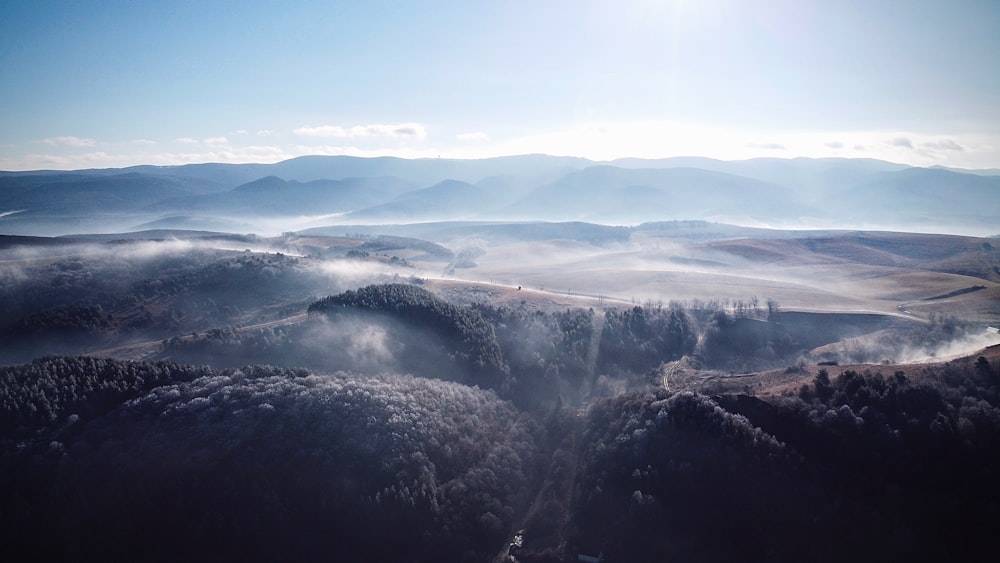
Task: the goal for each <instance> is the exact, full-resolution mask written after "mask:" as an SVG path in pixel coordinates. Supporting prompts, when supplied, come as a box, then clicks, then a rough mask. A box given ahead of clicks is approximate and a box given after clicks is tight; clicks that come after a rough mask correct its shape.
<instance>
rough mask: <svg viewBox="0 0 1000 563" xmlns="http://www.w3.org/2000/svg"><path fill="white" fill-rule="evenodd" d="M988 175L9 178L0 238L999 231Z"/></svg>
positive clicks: (419, 164) (600, 170) (709, 168)
mask: <svg viewBox="0 0 1000 563" xmlns="http://www.w3.org/2000/svg"><path fill="white" fill-rule="evenodd" d="M989 172H990V171H988V170H987V171H963V170H949V169H945V168H940V167H938V168H914V167H909V166H906V165H901V164H894V163H890V162H884V161H879V160H872V159H843V158H825V159H808V158H795V159H779V158H759V159H751V160H743V161H721V160H715V159H710V158H702V157H677V158H669V159H658V160H644V159H620V160H616V161H613V162H611V163H595V162H593V161H589V160H586V159H581V158H572V157H552V156H544V155H524V156H512V157H502V158H489V159H479V160H457V159H413V160H408V159H401V158H394V157H379V158H358V157H349V156H307V157H299V158H295V159H291V160H287V161H284V162H279V163H275V164H196V165H184V166H135V167H130V168H124V169H104V170H79V171H73V172H52V171H31V172H3V173H0V232H3V233H8V234H69V233H74V232H98V231H99V230H100V231H103V232H108V231H109V230H112V229H119V230H122V229H129V228H134V227H136V226H137V225H138V226H142V227H143V228H195V229H207V230H224V229H229V228H235V227H241V228H240V231H241V232H251V231H254V230H257V229H259V228H261V227H259V225H260V223H257V222H255V218H260V219H268V221H271V220H272V219H276V218H281V217H298V218H300V219H301V218H308V217H319V216H323V215H335V214H342V215H343V217H339V218H338V217H331V218H330V219H328V220H326V219H324V221H328V223H325V224H337V223H338V222H345V223H346V222H349V223H359V222H393V223H406V222H414V221H428V220H438V221H440V220H451V219H463V220H470V219H474V220H480V221H483V220H486V221H576V220H585V221H592V222H604V223H615V224H637V223H641V222H646V221H661V220H674V219H712V220H722V221H728V222H744V223H746V222H750V223H766V224H776V225H780V224H794V225H799V226H819V225H812V224H811V222H812V221H813V220H817V221H819V222H820V224H821V225H822V226H823V227H832V228H838V227H839V228H848V227H857V226H861V225H863V226H865V227H866V228H878V227H879V226H882V227H883V228H894V229H900V228H902V229H905V228H907V225H912V226H913V227H914V228H918V229H920V230H933V229H935V228H938V227H940V228H944V229H946V230H947V229H948V228H951V230H955V229H956V228H957V229H959V230H963V229H964V230H965V231H968V230H969V229H970V228H971V229H976V230H978V231H979V232H990V229H992V228H993V227H992V225H995V224H996V222H997V221H996V220H997V217H998V216H1000V198H997V197H996V195H997V193H998V190H1000V176H997V175H990V174H989ZM113 219H114V220H113ZM119 219H120V221H119ZM310 221H311V220H310ZM269 224H270V225H271V228H273V226H274V225H275V223H274V222H273V221H271V222H270V223H269ZM299 224H300V226H299V227H298V228H304V226H319V225H322V224H323V223H318V224H317V223H315V222H307V223H305V224H304V226H302V222H301V221H299ZM936 226H937V227H936Z"/></svg>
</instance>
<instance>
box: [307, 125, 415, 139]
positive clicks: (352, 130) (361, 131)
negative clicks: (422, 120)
mask: <svg viewBox="0 0 1000 563" xmlns="http://www.w3.org/2000/svg"><path fill="white" fill-rule="evenodd" d="M293 133H295V134H296V135H301V136H303V137H333V138H339V139H364V138H388V139H426V138H427V130H426V129H425V128H424V126H423V125H420V124H419V123H397V124H392V125H387V124H372V125H355V126H353V127H342V126H340V125H319V126H316V127H308V126H303V127H299V128H297V129H295V130H294V131H293Z"/></svg>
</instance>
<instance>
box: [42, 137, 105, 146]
mask: <svg viewBox="0 0 1000 563" xmlns="http://www.w3.org/2000/svg"><path fill="white" fill-rule="evenodd" d="M39 142H40V143H44V144H46V145H50V146H53V147H56V146H61V147H92V146H94V145H96V144H97V141H95V140H94V139H85V138H82V137H73V136H71V135H64V136H59V137H49V138H47V139H42V140H41V141H39Z"/></svg>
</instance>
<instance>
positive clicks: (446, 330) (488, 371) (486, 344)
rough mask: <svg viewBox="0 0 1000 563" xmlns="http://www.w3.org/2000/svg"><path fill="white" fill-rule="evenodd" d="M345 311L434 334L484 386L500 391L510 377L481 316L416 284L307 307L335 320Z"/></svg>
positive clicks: (387, 287)
mask: <svg viewBox="0 0 1000 563" xmlns="http://www.w3.org/2000/svg"><path fill="white" fill-rule="evenodd" d="M345 311H369V312H374V313H382V314H387V315H391V316H392V318H394V319H396V320H400V321H402V322H404V323H407V324H410V325H411V326H413V327H417V328H420V329H423V330H428V331H431V332H434V333H436V334H437V335H438V336H439V337H441V338H442V339H444V340H445V341H447V342H448V343H450V350H452V354H454V355H455V356H457V357H458V358H459V359H460V360H462V361H463V362H464V363H465V364H467V366H468V367H470V368H472V369H474V370H476V371H477V372H478V375H479V377H482V378H484V381H483V383H484V384H486V386H488V387H491V388H501V387H502V386H503V384H502V383H501V381H502V379H499V380H498V379H497V378H503V377H504V376H506V375H508V374H509V373H510V368H509V367H508V366H507V362H506V361H505V360H504V358H503V354H502V353H501V351H500V346H499V344H498V343H497V338H496V334H495V332H494V331H493V327H492V326H490V325H489V324H488V323H487V322H486V321H485V320H484V319H483V317H482V316H481V315H480V314H479V313H477V312H476V311H474V310H472V309H469V308H462V307H458V306H456V305H452V304H451V303H448V302H447V301H445V300H443V299H441V298H439V297H437V296H436V295H434V294H433V293H431V292H429V291H427V290H425V289H422V288H420V287H417V286H415V285H410V284H381V285H369V286H366V287H362V288H360V289H358V290H356V291H355V290H348V291H346V292H344V293H341V294H338V295H331V296H329V297H326V298H324V299H321V300H319V301H317V302H315V303H313V304H311V305H310V306H309V313H322V314H326V315H336V314H337V313H343V312H345ZM491 380H492V381H491Z"/></svg>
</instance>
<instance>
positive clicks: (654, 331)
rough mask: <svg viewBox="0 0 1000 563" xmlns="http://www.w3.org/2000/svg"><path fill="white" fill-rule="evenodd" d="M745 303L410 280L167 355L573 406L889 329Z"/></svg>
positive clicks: (189, 342) (866, 320) (209, 335)
mask: <svg viewBox="0 0 1000 563" xmlns="http://www.w3.org/2000/svg"><path fill="white" fill-rule="evenodd" d="M746 303H747V304H743V302H741V301H738V302H736V304H737V305H738V306H739V308H738V309H736V310H733V311H730V310H727V309H726V308H725V307H726V304H725V303H723V302H718V301H709V302H703V301H697V302H694V303H693V304H691V305H687V304H684V303H680V302H670V303H669V304H667V305H663V304H660V303H652V302H650V303H646V304H645V305H643V306H634V307H630V308H610V309H608V310H606V311H604V312H603V313H601V314H599V313H595V312H594V311H593V310H584V309H567V310H565V311H555V312H544V311H531V310H528V309H527V308H525V307H516V306H492V305H489V304H483V303H474V304H471V305H467V306H459V305H455V304H452V303H449V302H446V301H444V300H443V299H441V298H439V297H437V296H436V295H434V294H433V293H431V292H429V291H427V290H425V289H423V288H422V287H419V286H418V285H416V284H400V283H392V284H381V285H370V286H366V287H362V288H360V289H358V290H349V291H346V292H343V293H340V294H336V295H331V296H329V297H326V298H323V299H321V300H319V301H316V302H314V303H313V304H312V305H310V306H309V308H308V310H309V312H310V313H311V315H310V320H309V321H308V322H306V323H302V324H299V325H295V326H288V327H276V328H266V329H261V330H256V331H245V332H241V331H237V330H234V329H232V328H226V329H212V330H210V331H204V332H201V333H196V334H195V335H193V336H192V337H190V338H188V337H175V338H172V339H170V340H168V341H167V342H166V343H165V346H164V350H163V355H164V357H170V358H174V359H177V360H179V361H185V362H193V363H211V364H212V365H215V366H217V367H234V366H239V365H244V364H246V363H270V364H278V365H289V366H303V367H308V368H310V369H316V370H320V371H331V370H338V369H347V370H353V371H358V372H366V373H380V372H385V371H402V372H408V373H413V374H415V375H420V376H424V377H433V378H438V379H446V380H453V381H458V382H462V383H466V384H469V385H480V386H482V387H486V388H490V389H494V390H496V391H498V392H499V393H501V395H502V396H503V397H505V398H510V399H513V400H514V401H515V402H516V403H517V404H518V405H519V406H522V407H531V408H534V407H539V406H543V405H546V404H549V403H551V402H553V401H556V400H558V399H559V398H562V399H563V400H566V401H570V402H573V403H576V402H580V401H584V400H586V399H587V398H589V397H591V396H595V395H598V396H599V395H609V394H614V393H617V392H619V391H621V390H623V389H628V388H641V387H644V386H646V385H648V384H650V383H653V382H658V381H659V378H658V376H657V373H658V372H657V370H658V368H659V367H660V366H661V365H663V364H665V363H669V362H674V361H677V360H681V359H684V360H685V362H687V364H688V365H692V366H697V367H699V368H704V369H710V370H725V371H730V372H749V371H754V370H761V369H768V368H776V367H785V366H788V365H791V364H795V363H797V362H799V361H800V360H801V359H802V358H803V357H804V354H805V353H806V352H807V351H808V350H809V349H810V348H812V347H815V346H820V345H822V344H827V343H829V342H833V341H837V340H839V339H841V338H844V337H848V336H854V335H856V334H859V333H863V331H866V330H867V331H870V330H872V329H873V328H887V327H888V328H891V327H892V326H893V325H892V324H891V323H890V322H889V321H885V320H882V319H881V317H878V316H876V315H820V314H808V313H789V314H785V313H781V312H780V311H778V309H777V305H776V303H774V302H773V301H772V300H768V308H767V309H763V308H761V307H760V306H759V304H757V300H754V299H752V300H750V301H747V302H746ZM741 311H742V312H741ZM891 322H895V323H898V322H899V321H891ZM939 325H940V323H932V325H931V326H932V327H936V326H939ZM925 333H926V334H925ZM940 334H945V333H944V332H942V330H940V329H936V328H935V329H933V330H927V329H919V330H918V329H914V330H913V331H911V332H910V333H909V336H910V337H911V338H913V339H914V341H920V339H921V338H923V337H924V336H927V337H928V338H929V337H930V336H931V335H940ZM947 334H955V335H958V334H959V332H952V333H947Z"/></svg>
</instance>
